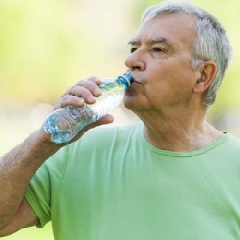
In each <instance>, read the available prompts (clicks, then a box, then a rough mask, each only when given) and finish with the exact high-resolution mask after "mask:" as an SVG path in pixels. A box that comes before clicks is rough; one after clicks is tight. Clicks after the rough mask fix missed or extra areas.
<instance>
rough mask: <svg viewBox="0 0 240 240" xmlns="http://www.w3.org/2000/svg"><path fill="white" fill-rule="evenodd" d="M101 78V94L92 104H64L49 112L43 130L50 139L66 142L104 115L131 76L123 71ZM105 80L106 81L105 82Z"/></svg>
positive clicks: (122, 91)
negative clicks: (117, 75) (116, 74)
mask: <svg viewBox="0 0 240 240" xmlns="http://www.w3.org/2000/svg"><path fill="white" fill-rule="evenodd" d="M107 80H108V81H106V79H105V80H104V79H102V81H103V83H102V84H101V85H100V86H99V87H100V88H101V91H102V95H101V96H100V97H97V98H96V102H95V103H94V104H86V105H85V106H84V107H83V108H77V107H74V106H71V105H69V106H66V107H64V108H60V109H57V110H55V111H53V112H52V113H50V114H49V115H48V117H47V119H46V121H45V122H44V131H45V132H46V133H50V134H51V141H52V142H54V143H57V144H61V143H67V142H69V141H70V140H71V139H72V138H74V137H75V136H76V135H77V134H78V132H79V131H81V130H82V129H83V128H84V127H85V126H87V125H88V124H90V123H92V122H96V121H97V120H98V119H100V118H101V117H103V116H104V115H106V114H107V113H108V112H109V110H111V109H113V108H115V107H117V106H118V105H119V104H120V102H121V100H122V99H123V97H124V94H125V90H127V89H128V88H129V87H130V86H131V84H132V82H133V78H132V75H131V74H130V73H124V74H123V75H121V76H119V77H118V78H116V79H114V78H113V79H109V78H108V79H107ZM105 81H106V82H105Z"/></svg>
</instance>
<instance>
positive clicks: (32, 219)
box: [0, 198, 39, 237]
mask: <svg viewBox="0 0 240 240" xmlns="http://www.w3.org/2000/svg"><path fill="white" fill-rule="evenodd" d="M37 224H39V219H38V217H37V216H36V214H35V213H34V211H33V210H32V208H31V207H30V205H29V204H28V202H27V201H26V199H25V198H24V199H23V200H22V202H21V204H20V206H19V208H18V211H17V212H16V214H15V216H14V217H13V218H12V220H11V221H10V222H9V223H8V224H7V225H5V226H4V227H3V228H1V229H0V237H4V236H8V235H10V234H12V233H14V232H16V231H18V230H20V229H22V228H26V227H32V226H36V225H37Z"/></svg>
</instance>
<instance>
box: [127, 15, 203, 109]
mask: <svg viewBox="0 0 240 240" xmlns="http://www.w3.org/2000/svg"><path fill="white" fill-rule="evenodd" d="M194 23H195V19H194V18H193V17H192V16H188V15H185V14H181V13H171V14H170V13H169V14H160V15H158V16H155V17H154V18H152V19H150V20H148V21H147V22H145V23H144V24H143V25H142V26H141V28H140V29H139V31H138V32H137V34H136V36H135V37H134V38H133V39H132V40H131V41H130V43H129V44H130V47H131V55H130V56H128V58H127V59H126V62H125V63H126V66H127V67H128V68H129V70H131V71H133V73H132V74H133V77H134V79H135V82H134V83H133V85H132V87H131V88H130V89H129V91H127V93H126V96H125V98H124V104H125V106H126V107H127V108H129V109H131V110H133V111H135V112H136V113H137V112H141V111H147V112H148V113H149V111H162V110H164V109H169V108H173V107H175V108H176V107H179V106H185V107H188V106H189V102H191V99H192V97H193V96H192V95H193V94H192V89H193V86H194V84H195V82H196V78H197V77H199V75H198V74H196V72H195V71H194V70H193V69H192V66H191V55H192V51H193V41H194V40H195V37H196V33H195V30H194Z"/></svg>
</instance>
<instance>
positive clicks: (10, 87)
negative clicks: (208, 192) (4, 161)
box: [0, 0, 240, 240]
mask: <svg viewBox="0 0 240 240" xmlns="http://www.w3.org/2000/svg"><path fill="white" fill-rule="evenodd" d="M159 2H161V1H156V0H58V1H57V0H41V1H39V0H0V156H1V155H4V154H5V153H6V152H7V151H9V150H10V149H11V148H12V147H13V146H15V145H16V144H17V143H20V142H21V141H22V140H23V139H24V138H25V137H26V136H27V135H28V134H29V133H30V132H32V131H33V130H34V129H37V128H38V127H39V126H40V125H41V124H42V122H43V120H44V119H45V117H46V115H47V113H48V111H49V110H50V109H51V106H52V104H54V102H55V101H56V100H57V99H58V97H59V96H60V95H61V94H62V93H63V92H64V91H65V90H66V89H67V88H69V87H70V86H72V85H73V84H74V83H75V82H76V81H78V80H80V79H84V78H87V77H89V76H92V75H96V76H99V77H109V76H113V77H114V76H118V75H120V74H121V73H123V72H124V71H125V66H124V60H125V57H126V56H127V55H128V54H129V49H128V47H127V42H128V41H129V40H130V39H131V38H132V37H133V36H134V34H135V32H136V30H137V28H138V26H139V22H140V17H141V14H142V11H143V10H144V9H145V8H146V7H147V6H149V5H151V4H157V3H159ZM192 2H194V3H196V4H198V5H199V6H202V7H203V8H205V9H206V10H208V11H209V12H211V13H213V14H214V15H216V16H217V18H218V19H219V20H220V21H221V22H222V23H223V25H224V26H225V28H226V30H227V32H228V35H229V38H230V41H231V43H232V46H233V50H234V56H233V60H232V62H231V65H230V67H229V71H228V73H227V75H226V77H225V80H224V82H223V84H222V87H221V90H220V92H219V95H218V97H217V101H216V104H215V106H214V107H213V108H211V109H210V111H209V113H208V120H209V121H210V122H211V123H212V124H213V125H215V126H216V127H218V128H219V129H220V130H225V131H230V132H232V133H234V134H236V135H238V136H240V94H239V91H240V90H239V89H240V80H239V75H240V68H239V67H240V28H239V22H240V14H239V9H240V1H239V0H221V1H219V0H211V1H209V0H193V1H192ZM159 94H161V93H159ZM113 113H114V115H115V116H116V122H115V124H121V125H124V124H127V123H128V122H131V121H135V120H136V117H134V115H133V114H131V113H130V112H129V111H126V110H124V109H123V108H118V109H115V110H114V111H113ZM66 207H68V206H66ZM5 239H6V240H14V239H18V240H26V239H34V240H40V239H44V240H53V235H52V231H51V224H48V225H47V227H46V228H44V229H41V230H39V229H36V228H31V229H26V230H22V231H21V232H19V233H17V234H15V235H12V236H9V237H6V238H5Z"/></svg>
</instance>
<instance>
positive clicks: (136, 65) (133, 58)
mask: <svg viewBox="0 0 240 240" xmlns="http://www.w3.org/2000/svg"><path fill="white" fill-rule="evenodd" d="M125 65H126V66H127V67H128V68H129V69H130V70H131V71H133V70H140V71H143V70H144V69H145V62H144V61H143V56H142V54H141V51H140V49H137V50H135V51H134V52H133V53H131V54H130V55H129V56H128V57H127V58H126V60H125Z"/></svg>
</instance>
